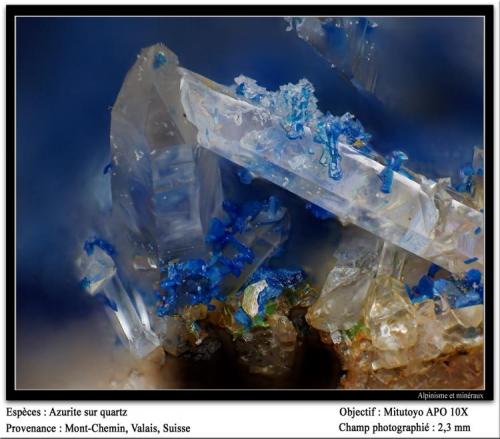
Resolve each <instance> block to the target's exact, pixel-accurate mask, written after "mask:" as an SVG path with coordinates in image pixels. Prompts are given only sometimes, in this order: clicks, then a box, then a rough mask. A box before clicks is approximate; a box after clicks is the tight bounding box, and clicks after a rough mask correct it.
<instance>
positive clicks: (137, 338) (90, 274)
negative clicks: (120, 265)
mask: <svg viewBox="0 0 500 439" xmlns="http://www.w3.org/2000/svg"><path fill="white" fill-rule="evenodd" d="M78 267H79V269H80V275H81V276H82V284H83V285H84V287H85V288H86V289H87V291H88V292H89V293H90V294H92V295H98V294H99V295H101V297H102V298H103V300H104V303H105V304H106V306H105V310H106V313H107V314H108V316H109V318H110V320H111V322H112V324H113V327H114V328H115V331H116V333H117V334H118V335H119V336H120V339H121V340H122V341H123V343H124V344H125V345H126V346H128V348H129V350H130V351H131V352H132V353H134V354H135V355H137V356H139V357H144V356H146V355H147V354H149V353H150V352H152V351H153V350H154V349H155V348H156V347H158V346H159V344H160V342H159V339H158V337H157V336H156V334H155V333H154V332H153V331H152V330H151V327H150V322H149V316H148V312H147V310H146V308H145V305H144V303H143V301H142V298H141V296H140V295H139V294H138V293H137V292H136V291H134V292H133V293H132V294H129V293H128V292H127V290H126V289H125V287H124V285H123V283H122V282H121V280H120V277H119V276H118V274H117V273H116V266H115V263H114V261H113V259H112V258H111V256H109V255H108V254H106V252H104V251H103V250H102V249H100V248H99V247H95V248H94V249H93V251H92V253H91V254H90V255H89V254H88V253H87V252H83V253H82V255H81V256H80V258H79V260H78Z"/></svg>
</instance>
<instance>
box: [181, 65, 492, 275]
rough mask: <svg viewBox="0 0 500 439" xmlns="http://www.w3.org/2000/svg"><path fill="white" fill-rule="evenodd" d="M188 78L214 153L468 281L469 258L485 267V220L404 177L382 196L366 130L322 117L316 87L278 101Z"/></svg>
mask: <svg viewBox="0 0 500 439" xmlns="http://www.w3.org/2000/svg"><path fill="white" fill-rule="evenodd" d="M181 74H182V80H181V100H182V104H183V106H184V110H185V113H186V115H187V118H188V120H189V121H190V122H192V123H193V124H194V125H195V126H196V127H197V128H198V142H199V143H200V144H201V145H202V146H203V147H205V148H206V149H208V150H210V151H213V152H215V153H216V154H219V155H221V156H222V157H225V158H227V159H229V160H231V161H233V162H235V163H237V164H238V165H240V166H243V167H246V168H248V169H249V170H251V172H252V173H254V174H255V175H257V176H259V177H262V178H265V179H267V180H269V181H271V182H273V183H274V184H277V185H278V186H281V187H283V188H285V189H287V190H289V191H292V192H293V193H295V194H297V195H299V196H300V197H301V198H304V199H306V200H308V201H310V202H312V203H314V204H315V205H318V206H319V207H321V208H323V209H325V210H327V211H329V212H332V213H334V214H335V215H336V216H337V217H338V218H339V219H341V220H342V221H344V222H352V223H354V224H356V225H358V226H359V227H361V228H364V229H365V230H368V231H369V232H371V233H373V234H375V235H376V236H378V237H380V238H382V239H384V240H386V241H389V242H391V243H393V244H396V245H397V246H399V247H402V248H404V249H405V250H407V251H409V252H411V253H414V254H416V255H418V256H420V257H422V258H425V259H428V260H430V261H432V262H435V263H436V264H438V265H440V266H442V267H443V268H446V269H448V270H449V271H451V272H454V273H461V272H464V271H465V270H466V269H467V268H469V267H468V266H467V264H464V261H468V260H469V259H470V258H477V259H474V265H475V266H477V267H482V264H483V239H482V237H481V236H478V235H476V234H475V233H474V231H475V230H476V229H477V228H478V227H482V223H483V215H482V213H481V212H479V211H477V210H475V209H473V208H470V207H468V206H466V205H464V204H462V203H460V202H459V201H457V200H455V199H453V198H452V197H451V195H449V194H448V193H447V192H446V191H445V190H444V189H443V188H442V187H441V186H440V185H439V184H438V183H436V182H434V181H431V180H428V179H426V178H425V177H423V176H416V175H410V174H408V173H406V172H403V173H401V172H393V173H391V179H392V180H391V186H390V193H383V192H382V191H381V190H380V188H381V178H382V177H381V174H382V175H384V174H383V171H384V165H383V164H381V163H380V162H379V161H378V160H375V159H374V158H372V157H375V158H376V156H374V155H372V154H371V153H370V150H369V149H368V150H367V149H366V148H365V146H367V145H366V136H364V135H363V130H362V127H360V125H359V123H355V121H353V120H352V116H350V115H345V116H343V118H341V119H335V118H333V119H332V117H331V116H329V115H326V116H325V117H323V116H320V115H319V110H314V99H312V97H311V93H312V90H311V87H310V85H309V84H307V83H302V85H301V84H300V83H299V84H298V85H297V87H296V88H293V87H292V86H291V85H289V86H287V87H286V88H285V89H284V90H281V92H280V93H278V95H277V96H276V95H273V94H270V93H267V94H265V93H264V91H262V90H260V88H258V89H257V91H255V92H253V91H252V92H249V91H248V88H250V86H251V85H252V83H251V82H249V83H248V84H249V85H248V86H247V88H246V89H245V88H243V89H242V87H239V86H238V87H239V88H237V89H236V92H237V91H239V92H240V93H243V95H239V94H238V93H236V92H235V91H233V90H232V89H229V88H226V87H223V86H221V85H218V84H214V83H213V82H210V81H208V80H206V79H204V78H203V77H200V76H199V75H196V74H193V73H191V72H189V71H188V70H185V69H183V70H182V73H181ZM240 84H241V83H240ZM254 88H255V87H254ZM251 90H253V89H251ZM292 92H293V93H295V94H293V93H292ZM283 94H284V95H285V97H286V96H288V97H290V95H293V96H295V97H294V98H293V99H292V102H294V103H296V105H297V106H298V108H300V109H301V110H300V111H299V110H297V111H295V109H294V108H292V109H290V108H288V107H287V106H286V105H284V104H283V103H282V95H283ZM273 99H274V100H273ZM269 101H270V103H269ZM311 102H312V104H311ZM309 107H311V108H309ZM304 108H306V109H307V108H309V110H307V111H306V110H304ZM313 110H314V111H313ZM292 116H293V117H292ZM290 119H293V120H295V121H296V126H295V127H294V126H293V124H292V125H291V124H290V122H289V120H290ZM297 132H299V135H297ZM335 133H338V134H335ZM336 136H338V137H336ZM363 145H364V146H363ZM327 165H328V166H327Z"/></svg>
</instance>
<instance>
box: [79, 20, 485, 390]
mask: <svg viewBox="0 0 500 439" xmlns="http://www.w3.org/2000/svg"><path fill="white" fill-rule="evenodd" d="M288 21H289V24H290V29H295V30H296V31H297V33H298V34H299V36H300V37H301V38H303V39H304V40H307V41H309V42H310V43H311V44H312V45H313V46H314V47H315V48H316V49H317V50H318V51H320V52H321V53H322V54H323V55H324V56H325V57H326V58H327V59H329V60H332V62H334V63H335V65H336V68H337V70H338V71H339V72H341V74H342V75H343V76H345V77H347V78H348V79H349V80H350V81H352V82H353V84H354V85H356V86H357V87H362V88H365V89H366V90H368V91H370V92H374V93H378V92H379V91H380V90H379V89H378V88H377V83H376V82H377V81H376V78H377V68H378V67H376V66H378V64H377V62H375V61H376V57H377V53H376V51H375V47H374V45H373V40H372V36H373V35H374V32H376V25H375V24H374V23H373V22H371V21H369V20H366V19H355V18H341V17H339V18H329V19H324V18H321V19H320V18H313V17H308V18H304V19H297V18H293V19H289V20H288ZM328 35H334V36H336V38H337V40H336V41H337V44H336V45H335V44H334V45H331V44H330V43H331V41H330V42H329V43H328V44H327V41H326V40H325V38H326V37H327V36H328ZM371 142H372V137H371V135H370V134H369V133H367V132H366V131H365V130H364V128H363V125H362V123H361V121H359V120H357V119H356V117H355V116H354V115H352V114H350V113H345V114H344V115H339V116H335V115H332V114H330V113H328V112H326V113H323V112H322V111H320V110H319V109H318V102H317V99H316V97H315V94H314V86H313V84H312V83H311V82H309V81H308V80H307V79H301V80H299V81H298V82H297V84H284V85H282V86H281V87H279V89H278V90H276V91H269V90H266V89H265V88H264V87H261V86H260V85H259V84H257V82H256V81H255V80H253V79H251V78H248V77H246V76H244V75H240V76H238V77H237V78H235V83H234V84H233V85H231V86H224V85H220V84H217V83H215V82H213V81H211V80H209V79H207V78H204V77H202V76H200V75H198V74H196V73H193V72H191V71H189V70H187V69H185V68H182V67H179V65H178V60H177V57H176V55H175V54H174V53H172V52H171V51H170V50H169V49H168V48H166V47H165V46H163V45H161V44H157V45H155V46H152V47H149V48H147V49H144V50H143V51H142V52H141V54H140V55H139V56H138V59H137V61H136V63H135V65H134V66H133V67H132V69H131V70H130V71H129V73H128V75H127V77H126V79H125V82H124V84H123V86H122V88H121V90H120V93H119V96H118V98H117V100H116V103H115V105H114V107H113V112H112V123H111V156H112V161H111V163H110V164H109V165H108V166H107V167H106V169H105V174H106V178H108V179H110V182H109V183H110V185H111V195H112V208H111V213H110V215H109V218H108V217H106V218H107V219H108V224H106V226H105V227H102V233H101V235H102V236H95V237H93V238H91V239H89V240H88V241H86V242H85V243H84V245H83V250H82V249H80V254H79V258H78V261H77V265H78V269H79V274H80V279H81V284H82V286H83V287H84V288H85V289H86V290H87V291H88V292H89V293H90V294H92V295H93V296H95V297H97V298H98V299H99V300H101V301H102V302H103V303H104V305H105V306H106V311H107V313H108V314H109V316H110V318H111V320H112V322H113V325H114V327H115V329H116V331H117V333H118V334H120V336H121V338H122V340H123V341H124V342H125V344H126V346H127V347H128V348H129V350H131V351H132V352H133V353H134V354H136V355H137V356H140V357H144V356H146V355H148V354H149V353H151V352H152V351H153V350H154V349H155V348H157V347H159V346H161V348H162V349H159V350H160V351H161V353H163V352H167V353H168V354H169V355H170V356H176V357H178V356H183V357H184V359H189V360H192V361H198V360H206V359H208V358H210V357H211V356H212V355H214V353H215V352H216V351H217V350H218V349H220V348H221V346H222V345H224V346H225V348H227V345H228V344H230V343H232V344H231V349H233V352H232V354H233V356H234V357H235V358H237V360H238V361H239V363H241V364H243V365H244V366H245V368H246V369H247V371H249V372H250V373H255V374H259V375H264V376H266V377H268V378H269V377H272V378H277V377H281V378H282V377H283V376H286V375H287V374H289V373H291V372H292V371H293V370H296V369H294V368H295V367H296V366H297V364H298V363H297V356H298V355H299V354H300V352H302V349H303V348H304V344H305V340H306V338H307V337H309V336H310V335H311V334H313V335H314V337H315V340H321V341H323V342H324V343H325V344H327V345H328V346H329V348H328V349H333V350H335V351H336V353H337V354H338V355H340V358H341V360H342V365H343V367H344V369H345V370H346V371H347V375H346V377H347V378H345V379H344V383H352V380H353V378H352V377H353V376H354V377H356V379H357V380H358V381H357V382H356V386H363V385H364V386H366V387H367V388H370V387H376V386H382V387H383V386H387V387H390V386H391V385H394V383H395V382H398V379H399V377H401V376H403V375H404V376H406V377H417V376H419V377H421V376H422V375H423V373H422V370H424V369H425V368H430V367H431V366H429V365H430V364H441V363H440V362H441V361H442V360H443V358H445V356H453V355H454V354H455V353H456V352H457V351H459V350H466V351H467V352H473V351H474V350H477V349H479V348H480V347H481V346H482V342H483V313H484V306H483V300H484V284H483V262H484V260H483V246H484V244H483V243H484V233H483V213H482V209H483V202H484V185H483V169H484V163H483V150H482V149H480V148H476V149H475V152H474V157H473V159H472V161H471V162H470V163H469V164H467V165H466V166H464V167H463V168H462V169H461V170H460V178H459V180H458V181H456V179H454V180H452V179H440V180H438V181H433V180H430V179H428V178H426V177H425V176H423V175H419V174H416V173H415V172H413V171H411V170H410V169H409V168H407V167H406V165H405V162H406V161H407V160H408V157H407V155H406V154H405V153H404V152H403V151H402V150H399V149H398V150H394V151H393V152H392V153H390V154H388V155H387V156H386V157H383V156H381V155H380V154H378V153H377V152H376V151H375V148H374V146H376V145H373V144H372V143H371ZM452 181H453V184H452ZM223 187H224V190H223ZM100 189H103V188H100ZM283 189H284V190H283ZM102 193H103V194H108V195H109V193H108V192H107V191H106V190H102ZM256 194H259V196H258V198H257V197H256ZM224 195H225V197H224ZM108 198H109V197H105V198H103V200H105V199H106V200H107V199H108ZM283 200H284V201H283ZM103 205H106V206H108V205H109V200H108V201H107V202H103ZM104 210H105V209H102V211H104ZM108 210H110V209H108ZM296 225H298V227H297V229H295V230H294V227H296ZM314 225H316V226H318V230H311V229H310V227H314ZM321 225H323V226H325V227H321ZM294 233H295V235H294ZM309 233H310V235H311V242H307V243H305V242H304V241H306V240H308V239H309ZM326 234H328V238H329V239H325V241H324V242H325V244H324V248H325V249H326V250H324V252H323V251H322V252H321V254H320V252H319V251H318V252H316V253H315V254H314V255H315V257H314V258H313V257H309V258H308V255H309V253H310V252H311V249H313V250H316V248H315V245H316V242H317V241H318V239H319V240H322V239H323V237H324V235H326ZM297 236H299V237H300V239H294V238H296V237H297ZM304 237H305V239H303V238H304ZM104 238H105V239H104ZM289 238H290V239H289ZM330 242H331V249H330V247H329V246H330ZM326 251H328V255H327V256H326V257H324V256H323V253H326ZM301 252H302V254H301ZM308 252H309V253H308ZM284 253H286V255H284V256H283V254H284ZM303 254H304V255H305V257H302V256H303ZM319 259H322V260H321V261H319ZM323 259H325V260H323ZM297 261H300V262H301V264H300V265H299V266H297V265H295V264H296V263H297ZM315 265H321V268H318V267H315ZM326 273H328V274H327V275H326ZM325 275H326V279H325ZM304 328H307V329H304ZM228 340H230V341H228ZM304 352H305V350H304ZM474 352H475V351H474ZM474 358H475V357H474ZM474 361H475V360H471V364H472V363H473V362H474ZM281 378H280V379H281ZM419 379H420V378H419ZM415 380H416V378H415ZM276 382H277V381H276ZM415 383H416V381H415ZM415 385H416V384H415Z"/></svg>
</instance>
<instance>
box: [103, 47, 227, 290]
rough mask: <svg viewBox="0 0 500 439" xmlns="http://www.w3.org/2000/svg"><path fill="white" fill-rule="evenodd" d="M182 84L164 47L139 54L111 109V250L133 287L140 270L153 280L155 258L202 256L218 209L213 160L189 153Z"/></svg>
mask: <svg viewBox="0 0 500 439" xmlns="http://www.w3.org/2000/svg"><path fill="white" fill-rule="evenodd" d="M181 78H182V76H181V73H180V70H179V67H178V60H177V56H176V55H175V54H174V53H172V52H171V51H170V50H168V49H167V48H166V47H165V46H163V45H155V46H152V47H149V48H147V49H144V50H143V51H142V52H141V53H140V55H139V56H138V58H137V61H136V63H135V65H134V66H133V67H132V69H131V70H130V71H129V73H128V74H127V77H126V79H125V82H124V84H123V86H122V88H121V90H120V93H119V95H118V97H117V99H116V102H115V104H114V106H113V112H112V119H111V154H112V163H111V186H112V197H113V222H114V227H115V228H116V229H119V230H120V233H119V234H118V233H117V234H116V235H117V236H116V237H115V241H116V242H115V243H114V244H115V245H116V247H117V248H118V251H119V258H120V263H121V265H122V266H123V268H124V269H125V270H126V271H127V275H128V276H129V277H130V278H134V279H136V281H138V282H141V281H142V280H143V278H144V276H145V274H144V269H146V270H147V269H153V272H155V273H156V275H154V276H153V277H154V278H155V280H158V276H157V275H158V274H159V272H158V271H157V270H155V269H154V265H158V263H159V261H160V260H170V259H173V258H178V257H185V256H193V255H197V256H199V255H203V254H207V251H206V249H205V234H206V232H207V230H208V226H209V221H210V219H211V218H212V217H213V216H214V215H215V214H216V213H217V209H220V207H221V204H222V189H221V181H220V171H219V167H218V165H217V159H216V158H215V157H214V156H212V155H211V154H210V153H209V152H208V151H206V150H200V149H198V148H196V128H195V127H193V126H192V125H191V124H190V123H189V122H188V121H187V120H186V118H185V117H184V111H183V107H182V105H181V102H180V91H179V89H180V81H181ZM204 188H210V190H209V191H207V190H203V189H204ZM134 261H135V262H136V264H135V266H133V264H132V263H133V262H134ZM138 261H152V264H150V265H149V266H144V264H143V263H142V264H141V263H138ZM138 270H139V271H141V270H143V271H142V272H141V273H137V271H138ZM143 283H144V282H143ZM147 287H149V288H151V286H150V285H145V286H144V288H147Z"/></svg>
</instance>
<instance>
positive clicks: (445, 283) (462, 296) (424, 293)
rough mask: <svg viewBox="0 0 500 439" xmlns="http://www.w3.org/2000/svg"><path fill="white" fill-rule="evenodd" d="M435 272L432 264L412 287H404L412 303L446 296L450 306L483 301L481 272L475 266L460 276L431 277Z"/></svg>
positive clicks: (462, 305)
mask: <svg viewBox="0 0 500 439" xmlns="http://www.w3.org/2000/svg"><path fill="white" fill-rule="evenodd" d="M435 273H436V271H435V269H434V268H433V266H431V268H430V269H429V273H428V274H427V275H424V276H422V277H421V278H420V280H419V282H418V284H417V285H416V286H414V287H413V288H411V289H410V288H406V291H407V293H408V296H409V298H410V300H411V301H412V303H419V302H422V301H424V300H426V299H433V298H434V299H436V298H439V297H443V296H444V297H446V299H447V301H448V303H449V304H450V306H451V307H452V308H464V307H467V306H473V305H480V304H482V303H483V289H484V286H483V284H482V282H481V278H482V275H481V272H480V271H479V270H477V269H475V268H473V269H470V270H468V271H466V272H465V274H464V275H463V276H461V277H455V276H450V277H448V278H442V279H437V280H435V279H433V276H434V274H435Z"/></svg>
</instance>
